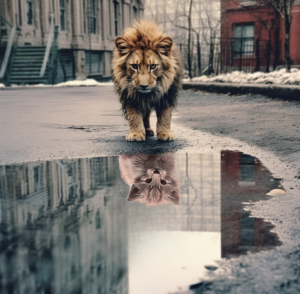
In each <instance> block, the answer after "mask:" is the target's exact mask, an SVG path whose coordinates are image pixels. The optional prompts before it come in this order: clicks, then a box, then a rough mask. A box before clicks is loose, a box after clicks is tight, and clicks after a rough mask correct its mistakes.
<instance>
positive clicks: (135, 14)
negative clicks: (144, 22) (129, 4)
mask: <svg viewBox="0 0 300 294" xmlns="http://www.w3.org/2000/svg"><path fill="white" fill-rule="evenodd" d="M133 17H134V19H137V18H138V10H137V8H136V7H135V6H133Z"/></svg>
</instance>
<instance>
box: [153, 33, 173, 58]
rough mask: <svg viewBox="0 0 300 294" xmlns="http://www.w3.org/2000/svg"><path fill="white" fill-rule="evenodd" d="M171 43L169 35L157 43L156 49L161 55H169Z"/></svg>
mask: <svg viewBox="0 0 300 294" xmlns="http://www.w3.org/2000/svg"><path fill="white" fill-rule="evenodd" d="M172 45H173V40H172V39H171V38H170V37H165V38H163V39H161V40H160V42H159V43H158V44H157V50H158V52H159V53H161V54H163V55H169V54H170V52H171V48H172Z"/></svg>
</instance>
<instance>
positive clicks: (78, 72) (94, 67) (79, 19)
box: [0, 0, 144, 80]
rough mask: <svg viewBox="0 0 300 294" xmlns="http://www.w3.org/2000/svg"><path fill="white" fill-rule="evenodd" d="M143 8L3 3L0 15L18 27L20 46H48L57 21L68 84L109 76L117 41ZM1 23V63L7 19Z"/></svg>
mask: <svg viewBox="0 0 300 294" xmlns="http://www.w3.org/2000/svg"><path fill="white" fill-rule="evenodd" d="M143 10H144V6H143V1H142V0H0V14H1V15H2V16H3V17H4V18H5V19H6V20H7V21H8V22H10V23H11V24H13V25H16V26H17V28H18V36H17V46H24V45H28V46H45V45H46V43H47V38H48V34H49V30H50V23H51V18H52V17H53V21H54V23H55V25H57V26H58V37H57V46H58V49H59V53H60V62H59V63H60V65H59V67H61V68H60V70H59V72H58V79H62V78H59V77H60V76H63V77H64V78H63V79H64V80H68V79H72V78H76V79H85V78H86V77H93V76H95V77H103V78H105V77H107V78H109V77H110V76H111V54H112V51H113V50H114V46H115V45H114V40H115V38H116V36H118V35H121V34H122V32H123V30H124V29H125V28H126V27H128V26H130V25H131V23H132V22H133V20H138V19H140V18H141V17H142V16H143ZM0 24H1V28H0V31H1V35H0V47H1V49H0V55H2V59H3V55H4V51H5V47H6V45H7V40H8V31H9V26H8V24H7V23H6V22H4V21H3V19H2V21H1V22H0ZM0 59H1V56H0Z"/></svg>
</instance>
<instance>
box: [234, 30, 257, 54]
mask: <svg viewBox="0 0 300 294" xmlns="http://www.w3.org/2000/svg"><path fill="white" fill-rule="evenodd" d="M233 37H234V53H235V54H252V53H254V25H235V26H234V32H233Z"/></svg>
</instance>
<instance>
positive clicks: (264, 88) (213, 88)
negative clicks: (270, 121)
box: [182, 82, 300, 101]
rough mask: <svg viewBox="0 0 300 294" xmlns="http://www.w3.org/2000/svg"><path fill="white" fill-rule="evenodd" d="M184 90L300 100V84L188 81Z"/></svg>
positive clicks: (184, 85)
mask: <svg viewBox="0 0 300 294" xmlns="http://www.w3.org/2000/svg"><path fill="white" fill-rule="evenodd" d="M182 89H183V90H189V89H196V90H200V91H205V92H212V93H220V94H228V93H230V94H231V95H245V94H256V95H257V94H258V95H265V96H267V97H270V98H280V99H284V100H289V101H300V86H293V85H274V84H272V85H253V84H229V83H209V84H208V83H200V82H199V83H195V82H186V83H183V85H182Z"/></svg>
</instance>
